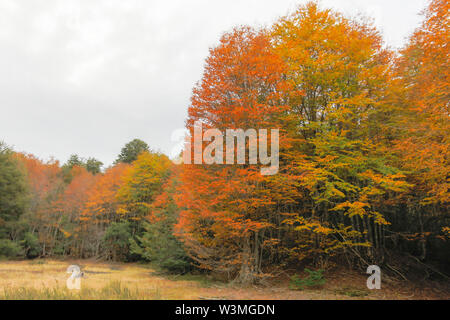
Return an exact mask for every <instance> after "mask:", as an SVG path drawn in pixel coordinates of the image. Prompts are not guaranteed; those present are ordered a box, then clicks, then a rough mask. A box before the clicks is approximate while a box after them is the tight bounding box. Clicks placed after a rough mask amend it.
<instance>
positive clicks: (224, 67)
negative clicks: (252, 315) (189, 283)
mask: <svg viewBox="0 0 450 320" xmlns="http://www.w3.org/2000/svg"><path fill="white" fill-rule="evenodd" d="M283 67H284V66H283V63H282V61H281V59H279V57H278V56H277V55H275V54H274V53H273V52H272V50H271V44H270V38H269V37H268V36H267V33H266V32H264V31H256V30H253V29H252V28H249V27H243V28H236V29H234V30H233V31H232V32H230V33H227V34H225V35H224V36H223V37H222V38H221V40H220V44H219V45H218V46H217V47H216V48H213V49H211V50H210V55H209V57H208V59H207V60H206V67H205V71H204V74H203V78H202V80H201V82H200V83H199V84H198V86H197V87H196V88H194V90H193V96H192V99H191V100H192V104H191V106H190V107H189V110H188V114H189V117H188V120H187V129H188V130H189V131H190V133H191V137H193V136H194V131H195V128H194V127H195V123H196V122H200V123H202V124H203V130H206V129H211V128H212V129H218V130H220V131H221V132H223V133H225V131H226V130H227V129H232V130H237V129H243V130H245V131H246V130H248V129H250V130H252V129H255V130H259V129H269V131H270V129H281V130H280V135H281V137H282V138H280V143H281V144H282V145H281V146H280V147H281V148H284V147H285V146H284V144H286V143H287V142H288V140H289V139H287V138H284V135H285V132H284V130H283V122H282V119H283V118H284V117H285V114H286V108H285V106H284V105H283V103H282V100H281V97H280V96H279V92H282V89H284V88H283V86H284V84H285V82H284V81H283V80H282V75H283ZM202 135H203V132H202ZM212 138H214V139H222V138H221V137H209V139H210V140H211V139H212ZM261 138H262V137H258V139H260V140H261V141H262V139H261ZM267 138H269V137H267ZM264 140H266V139H264ZM214 141H215V140H214ZM215 142H218V143H219V144H221V145H224V141H219V140H218V141H215ZM264 142H266V141H264ZM269 145H270V142H269ZM245 147H246V150H250V149H249V148H250V146H249V141H248V140H247V139H246V141H245ZM236 148H237V144H235V147H234V149H233V150H232V152H233V154H234V155H236ZM206 150H207V149H206V148H205V146H203V149H202V151H205V152H210V151H206ZM215 152H217V151H215ZM192 156H193V157H195V156H196V155H195V154H193V155H192ZM214 157H216V154H214ZM245 159H246V160H247V161H245V164H235V165H231V164H228V165H221V164H217V163H216V164H203V165H199V164H195V165H189V164H185V165H184V168H183V172H182V174H181V177H182V178H181V179H182V180H181V181H182V186H181V196H180V198H179V201H178V203H179V205H180V206H181V207H182V209H183V210H182V212H181V213H180V219H179V223H178V226H177V230H178V231H177V232H178V235H179V237H180V238H181V239H182V240H183V242H184V244H185V246H186V250H187V251H188V253H189V255H190V257H191V258H192V259H193V260H194V261H196V262H197V264H198V266H200V267H201V268H205V269H209V270H214V271H216V272H222V273H225V274H228V276H229V277H233V278H236V280H237V281H239V282H242V283H249V282H254V281H257V280H258V279H259V278H260V276H261V275H262V274H263V270H262V268H263V267H264V264H263V261H262V260H263V257H265V256H266V255H270V253H269V249H270V247H271V246H272V245H274V243H275V242H276V241H274V240H276V239H275V236H274V235H275V234H276V233H277V230H276V228H277V227H278V226H279V223H280V221H281V218H280V212H279V211H278V210H277V207H276V205H277V204H278V203H279V202H282V201H284V202H285V204H286V205H289V204H290V203H292V201H293V199H295V197H296V194H297V193H296V188H295V187H293V184H294V181H293V180H292V179H290V177H287V176H285V175H282V174H280V175H275V176H274V177H275V178H274V177H270V176H262V175H261V167H262V166H261V165H258V164H249V161H248V159H249V152H246V158H245ZM218 160H219V162H220V163H223V162H224V161H225V159H224V158H223V159H220V158H219V159H218ZM280 167H281V165H280ZM288 194H290V195H288Z"/></svg>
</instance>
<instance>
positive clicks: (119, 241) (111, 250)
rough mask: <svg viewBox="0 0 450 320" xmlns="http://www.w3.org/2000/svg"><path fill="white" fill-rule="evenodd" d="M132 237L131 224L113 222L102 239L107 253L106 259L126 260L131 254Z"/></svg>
mask: <svg viewBox="0 0 450 320" xmlns="http://www.w3.org/2000/svg"><path fill="white" fill-rule="evenodd" d="M130 237H131V228H130V223H129V222H127V221H125V222H113V223H112V224H111V225H110V226H109V227H108V229H107V230H106V232H105V235H104V236H103V239H102V244H103V248H104V249H105V251H106V253H107V254H106V259H108V260H113V261H124V260H126V258H127V256H128V252H129V244H130V241H129V239H130Z"/></svg>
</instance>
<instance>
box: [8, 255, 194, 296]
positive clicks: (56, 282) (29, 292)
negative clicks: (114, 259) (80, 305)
mask: <svg viewBox="0 0 450 320" xmlns="http://www.w3.org/2000/svg"><path fill="white" fill-rule="evenodd" d="M71 264H77V265H79V266H80V267H81V269H82V270H83V272H84V277H83V278H82V280H81V290H69V289H67V286H66V281H67V278H68V277H69V274H67V273H66V270H67V267H68V266H69V265H71ZM199 289H201V288H200V285H199V284H198V283H197V282H193V281H171V280H167V279H165V278H162V277H158V276H154V275H152V269H148V268H146V267H145V266H140V265H137V264H106V263H96V262H87V261H69V262H61V261H53V260H41V261H39V260H38V261H19V262H17V261H6V262H0V299H58V300H61V299H133V300H140V299H145V300H149V299H150V300H153V299H195V298H197V297H198V295H199V292H198V291H199Z"/></svg>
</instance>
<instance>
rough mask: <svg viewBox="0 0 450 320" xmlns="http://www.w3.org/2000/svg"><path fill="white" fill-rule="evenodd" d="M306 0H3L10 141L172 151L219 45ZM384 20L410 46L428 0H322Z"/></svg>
mask: <svg viewBox="0 0 450 320" xmlns="http://www.w3.org/2000/svg"><path fill="white" fill-rule="evenodd" d="M305 2H306V1H302V0H297V1H292V0H277V1H274V0H227V1H223V0H194V1H192V0H191V1H186V0H179V1H173V0H163V1H154V0H142V1H140V0H125V1H124V0H117V1H114V0H103V1H102V0H84V1H81V0H74V1H69V0H64V1H61V0H0V111H1V113H0V114H1V118H0V140H3V141H4V142H6V143H7V144H9V145H12V146H13V147H14V149H15V150H16V151H26V152H29V153H33V154H35V155H36V156H38V157H40V158H42V159H48V158H49V157H50V156H54V157H55V158H57V159H59V160H60V161H62V162H64V161H66V160H67V158H68V157H69V155H70V154H73V153H77V154H79V155H80V156H81V157H85V158H87V157H91V156H92V157H96V158H98V159H100V160H101V161H103V162H104V163H105V164H106V165H109V164H111V163H112V162H113V161H114V159H115V158H116V156H117V154H118V153H119V152H120V149H121V148H122V146H123V145H124V144H125V143H126V142H128V141H130V140H132V139H133V138H140V139H143V140H145V141H146V142H147V143H148V144H149V145H150V146H151V147H152V148H153V149H156V150H158V149H159V150H161V151H163V152H165V153H167V154H169V153H170V152H171V150H172V148H173V146H174V144H175V142H172V141H171V134H172V132H173V131H174V130H176V129H178V128H182V127H183V126H184V120H185V118H186V114H187V113H186V110H187V107H188V105H189V98H190V95H191V90H192V87H193V86H194V85H195V83H196V82H197V81H198V80H200V77H201V74H202V69H203V64H204V60H205V58H206V56H207V54H208V48H209V47H212V46H214V45H216V44H217V43H218V40H219V38H220V36H221V34H222V33H223V32H225V31H228V30H230V29H231V28H232V27H233V26H236V25H239V24H250V25H253V26H258V25H260V26H262V25H269V24H270V23H271V22H273V21H275V20H276V19H277V18H278V17H280V16H283V15H286V14H287V13H289V12H291V11H292V10H293V9H294V8H295V7H296V6H297V5H299V4H302V3H305ZM321 3H322V6H325V7H333V8H336V9H338V10H340V11H342V12H344V13H346V14H350V15H355V14H358V13H363V14H366V15H370V16H372V17H373V18H374V19H375V23H376V25H377V26H378V27H379V28H380V29H381V30H382V32H383V34H384V36H385V40H386V42H387V44H388V45H389V46H392V47H400V46H402V45H403V44H404V43H405V39H406V38H407V36H408V35H409V34H410V33H411V32H412V31H413V30H414V28H415V27H417V26H418V24H419V23H420V21H421V17H420V16H419V12H420V11H421V10H422V9H424V8H425V6H426V4H427V1H426V0H328V1H327V0H322V1H321Z"/></svg>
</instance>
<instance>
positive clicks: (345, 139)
mask: <svg viewBox="0 0 450 320" xmlns="http://www.w3.org/2000/svg"><path fill="white" fill-rule="evenodd" d="M448 21H449V3H448V1H446V0H434V1H431V2H430V5H429V6H428V8H427V9H426V10H425V12H424V22H423V23H422V25H421V26H420V27H419V28H418V29H417V30H416V31H415V32H414V34H413V35H412V36H411V37H410V39H409V43H408V44H407V45H406V46H405V48H403V49H402V50H400V51H399V52H395V51H392V50H390V49H389V48H386V47H385V45H384V43H383V39H382V37H381V35H380V34H379V32H378V31H377V30H376V29H375V28H374V27H373V26H372V25H371V24H370V23H368V22H366V21H362V20H357V19H350V18H347V17H345V16H343V15H341V14H340V13H337V12H334V11H332V10H327V9H321V8H320V7H319V6H318V5H317V4H316V3H314V2H311V3H308V4H307V5H305V6H300V7H299V8H298V9H297V10H296V11H295V12H294V13H293V14H291V15H289V16H287V17H283V18H281V19H279V20H278V21H277V22H276V23H275V24H274V25H272V26H271V27H269V28H265V29H254V28H251V27H239V28H235V29H234V30H232V31H231V32H229V33H226V34H224V35H223V36H222V38H221V41H220V44H219V45H218V46H217V47H215V48H212V49H211V50H210V55H209V57H208V58H207V60H206V65H205V70H204V74H203V78H202V79H201V81H200V82H199V84H198V85H197V86H196V87H195V88H194V90H193V95H192V99H191V105H190V106H189V109H188V119H187V122H186V126H187V129H188V130H189V131H190V132H191V136H193V130H194V123H195V122H197V121H200V122H201V123H202V125H203V129H204V130H206V129H209V128H216V129H219V130H221V131H222V132H224V131H225V130H226V129H244V130H247V129H272V128H273V129H279V130H280V165H279V172H278V173H277V174H276V175H273V176H262V175H261V174H260V169H261V165H256V164H248V163H249V162H248V154H247V155H246V156H247V161H246V163H247V164H244V165H238V164H236V165H215V164H213V165H188V164H181V165H174V164H172V162H171V161H170V160H169V159H168V158H167V157H166V156H165V155H162V154H159V153H155V152H152V151H150V150H149V148H148V146H147V145H146V144H145V143H144V142H142V141H139V140H135V141H133V142H131V143H130V144H128V145H127V146H125V147H124V149H123V150H122V153H121V154H120V156H119V157H118V159H117V161H116V163H115V164H114V165H113V166H112V167H110V168H108V169H106V170H105V171H104V172H101V171H100V166H101V163H100V162H99V161H98V160H96V159H92V158H91V159H88V160H87V161H84V160H82V159H79V158H78V157H72V158H71V159H70V160H69V162H68V163H66V164H65V165H63V166H60V165H59V163H58V162H56V161H50V162H43V161H41V160H39V159H36V158H34V157H33V156H31V155H24V154H15V153H13V152H12V151H10V150H8V148H6V147H5V146H3V147H2V149H1V153H0V155H1V156H0V239H2V240H0V254H2V255H5V256H13V255H22V256H27V257H29V258H32V257H37V256H72V257H80V258H89V257H97V258H103V259H112V260H121V261H136V260H142V259H143V260H148V261H152V262H154V263H156V264H158V265H160V266H161V267H162V268H165V269H168V270H170V271H176V272H183V271H187V270H188V269H189V268H192V267H196V268H200V269H205V270H210V271H214V272H216V273H222V274H224V275H227V276H228V277H229V278H230V279H236V280H237V281H240V282H243V283H248V282H255V281H258V280H259V279H261V278H263V277H265V276H270V275H271V274H273V273H274V272H275V270H276V269H280V270H282V269H285V268H295V267H298V266H302V265H306V264H312V265H315V266H317V267H319V268H330V267H333V266H334V265H337V264H346V265H348V266H350V267H354V268H366V267H367V266H368V265H369V264H377V265H380V266H383V267H384V269H385V270H389V272H391V273H393V274H396V275H397V276H401V277H408V276H409V275H410V274H413V273H416V274H417V273H420V274H425V275H428V276H432V275H433V276H434V275H439V276H440V277H447V276H446V275H445V274H446V273H448V271H449V270H448V266H449V262H450V255H449V252H450V245H449V242H448V240H449V237H450V228H449V226H450V216H449V210H448V209H449V192H448V189H449V177H450V174H449V136H450V135H449V133H450V126H449V66H448V60H449V59H448V56H449V52H448V42H449V34H450V32H449V22H448Z"/></svg>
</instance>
